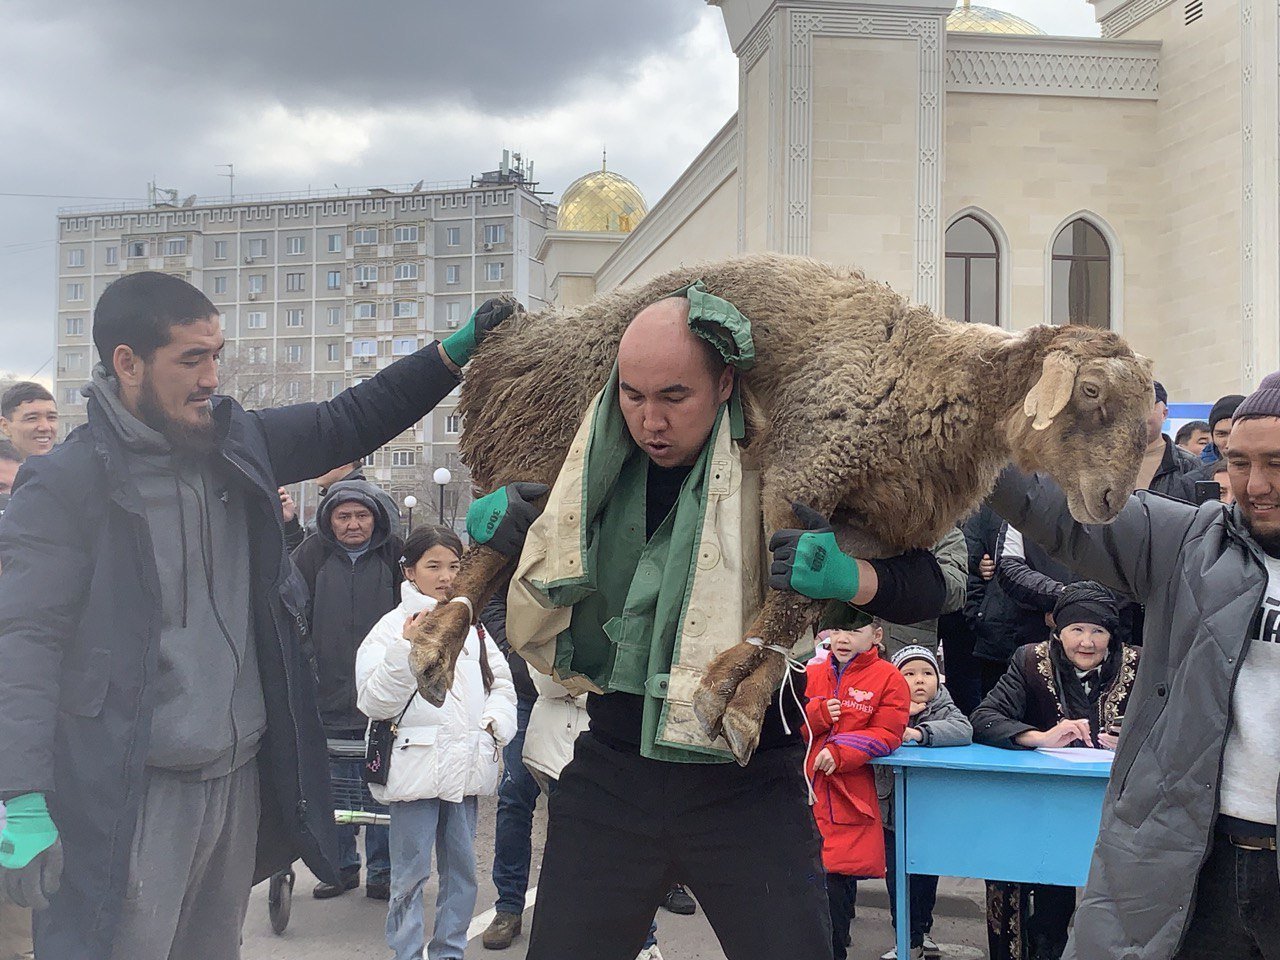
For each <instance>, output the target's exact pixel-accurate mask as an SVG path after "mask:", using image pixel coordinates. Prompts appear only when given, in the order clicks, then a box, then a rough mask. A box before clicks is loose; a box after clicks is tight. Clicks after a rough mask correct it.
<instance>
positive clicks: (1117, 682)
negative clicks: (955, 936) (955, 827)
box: [972, 581, 1140, 960]
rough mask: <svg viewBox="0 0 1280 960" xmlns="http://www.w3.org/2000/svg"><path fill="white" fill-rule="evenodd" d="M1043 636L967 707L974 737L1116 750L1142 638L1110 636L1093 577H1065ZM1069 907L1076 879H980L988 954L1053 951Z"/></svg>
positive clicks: (1050, 959)
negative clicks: (1070, 883) (1055, 882)
mask: <svg viewBox="0 0 1280 960" xmlns="http://www.w3.org/2000/svg"><path fill="white" fill-rule="evenodd" d="M1053 623H1054V629H1053V633H1052V634H1051V636H1050V638H1049V639H1048V640H1045V641H1043V642H1041V643H1033V644H1028V645H1026V646H1024V647H1020V648H1018V650H1017V651H1016V652H1015V653H1014V655H1013V659H1012V661H1010V663H1009V669H1008V670H1007V671H1006V672H1005V674H1004V676H1002V677H1001V678H1000V680H999V682H998V683H997V684H996V685H995V687H993V688H992V690H991V692H990V693H989V694H987V696H986V698H985V699H984V700H983V701H982V703H981V704H979V705H978V708H977V709H976V710H975V711H974V712H973V717H972V721H973V739H974V742H975V743H985V744H988V745H990V746H993V747H1004V748H1006V749H1011V750H1017V749H1034V748H1036V747H1097V748H1101V749H1106V750H1114V749H1115V746H1116V741H1117V739H1118V737H1119V732H1120V729H1119V728H1120V722H1121V720H1122V719H1123V718H1124V711H1125V706H1126V704H1127V703H1128V701H1129V693H1130V691H1131V690H1132V689H1133V681H1134V679H1135V677H1136V676H1137V672H1138V655H1139V652H1140V648H1138V647H1133V646H1128V645H1127V644H1123V643H1120V642H1119V641H1113V638H1114V637H1115V635H1116V632H1117V629H1118V628H1119V626H1120V603H1119V601H1118V599H1117V598H1116V596H1115V595H1114V594H1112V593H1111V592H1110V591H1108V590H1107V589H1106V588H1105V587H1103V586H1101V585H1100V584H1097V583H1093V582H1090V581H1083V582H1080V583H1073V584H1070V585H1069V586H1067V587H1066V588H1065V589H1064V590H1063V592H1062V595H1061V596H1060V597H1059V598H1058V601H1057V603H1056V605H1055V606H1054V610H1053ZM1074 911H1075V889H1074V888H1072V887H1055V886H1048V885H1044V884H1018V883H1003V882H995V881H988V883H987V939H988V944H989V947H990V955H991V958H992V960H1058V958H1060V957H1061V956H1062V952H1063V950H1064V949H1065V948H1066V944H1067V927H1068V926H1069V925H1070V923H1071V915H1072V913H1074Z"/></svg>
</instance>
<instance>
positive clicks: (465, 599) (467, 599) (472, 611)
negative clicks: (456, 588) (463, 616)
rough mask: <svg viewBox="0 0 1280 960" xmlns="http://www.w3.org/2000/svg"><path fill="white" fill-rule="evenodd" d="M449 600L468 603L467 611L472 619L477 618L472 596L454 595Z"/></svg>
mask: <svg viewBox="0 0 1280 960" xmlns="http://www.w3.org/2000/svg"><path fill="white" fill-rule="evenodd" d="M449 602H450V603H465V604H466V605H467V613H468V614H469V615H470V618H471V619H472V620H475V618H476V608H475V607H473V606H472V605H471V598H470V597H453V598H451V599H450V600H449Z"/></svg>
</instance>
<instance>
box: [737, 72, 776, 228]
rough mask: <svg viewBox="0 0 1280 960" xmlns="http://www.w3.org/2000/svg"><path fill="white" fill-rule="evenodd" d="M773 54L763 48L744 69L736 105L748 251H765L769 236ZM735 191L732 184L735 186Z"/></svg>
mask: <svg viewBox="0 0 1280 960" xmlns="http://www.w3.org/2000/svg"><path fill="white" fill-rule="evenodd" d="M772 56H773V53H772V52H771V51H766V52H765V54H764V55H763V56H762V57H760V59H759V60H757V61H756V62H755V64H754V65H753V66H752V67H751V69H750V70H749V71H748V72H747V81H746V92H745V98H744V100H743V102H742V104H740V109H739V111H738V120H739V123H740V125H741V126H740V129H741V130H742V131H744V132H745V134H746V151H745V159H746V166H745V169H743V170H741V171H739V172H740V173H741V174H742V176H743V177H744V178H745V180H744V188H745V207H744V216H743V223H744V225H745V230H744V242H745V244H746V249H747V250H748V251H751V252H756V251H761V250H768V249H769V238H768V236H767V235H766V215H765V203H766V191H767V190H768V189H770V185H769V182H768V180H769V60H770V58H771V57H772ZM735 192H736V187H735ZM736 206H737V205H736V202H735V209H734V212H733V227H734V233H735V240H734V243H735V248H736V243H737V239H736V234H737V225H738V211H737V209H736Z"/></svg>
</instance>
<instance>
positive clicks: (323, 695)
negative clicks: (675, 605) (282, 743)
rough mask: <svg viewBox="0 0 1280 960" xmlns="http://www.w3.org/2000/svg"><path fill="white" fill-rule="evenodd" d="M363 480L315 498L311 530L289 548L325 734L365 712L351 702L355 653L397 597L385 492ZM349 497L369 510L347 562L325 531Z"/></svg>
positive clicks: (351, 725) (398, 548) (396, 554)
mask: <svg viewBox="0 0 1280 960" xmlns="http://www.w3.org/2000/svg"><path fill="white" fill-rule="evenodd" d="M380 494H381V491H380V489H379V488H378V487H377V486H376V485H375V484H373V483H371V482H370V481H368V480H342V481H339V482H338V483H335V484H334V485H333V486H332V487H330V488H329V492H328V493H327V494H325V498H324V500H323V501H321V503H320V513H319V515H318V516H317V518H316V524H317V526H318V528H319V529H318V531H317V532H316V533H313V534H312V535H311V536H309V537H307V539H306V540H304V541H302V543H301V544H300V545H299V547H298V549H297V550H295V551H294V552H293V562H294V563H295V564H297V566H298V571H299V572H300V573H301V574H302V578H303V580H304V581H306V584H307V591H308V594H309V597H310V599H309V601H308V603H307V623H308V624H309V625H310V627H311V653H312V656H313V657H314V658H315V669H316V680H317V687H318V691H319V693H318V701H319V706H320V719H321V720H323V721H324V727H325V730H326V731H327V732H329V733H330V734H350V733H353V732H355V731H358V730H363V729H364V728H365V726H366V725H367V724H368V722H369V721H368V718H367V717H366V716H365V715H364V714H363V713H361V712H360V710H359V708H357V707H356V673H355V671H356V651H357V650H358V649H360V644H361V643H362V642H363V641H364V638H365V637H366V636H367V635H368V633H369V631H370V630H372V629H373V625H374V624H375V623H377V622H378V621H379V620H381V619H382V617H383V615H384V614H385V613H387V612H388V611H390V610H394V609H395V608H396V606H397V605H398V604H399V603H400V581H401V580H402V579H404V577H403V574H402V573H401V569H400V563H399V560H400V554H401V553H403V552H404V543H403V541H401V540H400V538H399V537H397V536H396V535H395V534H394V533H393V529H394V527H393V518H392V517H390V516H388V514H387V507H386V502H385V498H384V497H383V496H380ZM352 501H354V502H356V503H359V504H362V505H363V506H365V507H368V508H369V510H370V512H372V513H373V535H372V536H371V537H370V539H369V543H368V545H367V546H366V547H365V550H364V552H363V553H362V554H360V556H358V557H356V558H355V559H354V560H352V559H351V556H350V555H349V554H348V553H347V551H346V549H344V548H343V546H342V544H341V543H339V542H338V541H337V539H336V538H335V537H334V534H333V523H332V517H333V512H334V510H335V509H337V507H339V506H341V505H342V504H344V503H350V502H352Z"/></svg>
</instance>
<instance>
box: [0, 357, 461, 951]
mask: <svg viewBox="0 0 1280 960" xmlns="http://www.w3.org/2000/svg"><path fill="white" fill-rule="evenodd" d="M457 382H458V381H457V379H456V378H455V376H454V375H453V374H452V372H451V371H450V370H449V369H448V367H447V366H446V365H445V364H444V362H443V361H442V360H441V359H440V357H439V355H438V353H437V347H436V345H435V344H432V345H431V346H429V347H427V348H426V349H424V350H422V351H419V352H418V353H416V354H414V355H412V356H410V357H406V358H405V359H403V360H401V361H399V362H398V363H395V364H393V365H392V366H390V367H388V368H387V369H386V370H385V371H383V372H382V373H380V374H378V375H377V376H375V377H374V378H372V379H371V380H369V381H367V382H365V383H363V384H360V385H359V386H356V387H354V388H352V389H351V390H348V391H346V392H344V393H342V394H340V395H339V396H337V397H335V398H334V399H333V400H330V401H328V402H327V403H306V404H298V405H296V406H292V407H283V408H280V409H273V410H257V411H252V412H250V411H245V410H244V409H242V408H241V407H240V405H239V404H237V403H236V402H235V401H234V400H231V399H230V398H228V397H217V398H215V400H214V405H213V416H214V420H215V422H216V424H217V426H218V429H219V431H220V433H221V440H220V443H219V454H218V455H220V456H222V457H223V458H224V459H225V461H226V462H227V463H228V464H229V465H230V466H231V467H232V468H233V470H234V472H235V474H236V475H237V476H239V477H240V481H241V485H242V487H243V489H244V490H245V491H246V492H247V493H248V494H249V496H250V500H251V504H250V508H249V509H250V523H251V532H250V556H249V570H250V574H249V575H250V588H251V596H252V606H253V610H252V616H253V626H254V635H255V639H256V642H257V645H258V665H259V671H260V673H261V680H262V687H263V691H264V693H265V699H266V707H267V730H266V733H265V735H264V737H263V740H262V743H261V747H260V752H259V755H258V768H259V776H260V778H261V783H262V815H261V821H260V824H259V830H258V855H257V863H256V867H255V876H256V878H257V879H259V880H260V879H264V878H265V877H267V876H269V875H270V874H271V873H273V872H275V871H277V870H281V869H283V868H285V867H286V866H288V865H289V864H290V863H291V862H292V861H293V860H295V859H297V858H298V857H302V859H303V860H305V861H306V863H307V864H308V866H310V867H311V869H312V870H313V871H315V873H316V874H317V875H318V876H320V877H321V878H322V879H326V880H330V881H333V880H336V870H335V867H334V864H335V863H336V859H337V858H336V840H335V834H334V824H333V806H332V803H331V800H330V796H329V772H328V762H327V753H326V749H325V742H324V734H323V732H322V730H321V727H320V719H319V716H318V714H317V712H316V705H315V690H314V686H313V681H312V676H311V670H310V669H309V667H308V665H307V664H306V662H305V659H304V655H303V652H302V633H303V631H304V629H305V624H306V621H305V618H304V616H303V605H304V603H305V600H306V596H305V589H304V588H303V586H302V583H301V580H300V578H299V576H298V574H297V573H296V571H295V570H294V568H293V566H292V564H291V563H290V562H289V558H288V555H287V554H286V553H285V550H284V542H283V534H282V524H281V514H280V498H279V496H278V495H277V493H276V488H277V487H278V486H281V485H283V484H288V483H294V482H297V481H299V480H302V479H305V478H309V477H315V476H318V475H320V474H322V473H324V472H325V471H326V470H329V469H332V468H333V466H334V465H336V464H339V463H349V462H351V461H352V460H355V459H357V458H358V457H362V456H364V455H366V454H368V453H369V452H370V451H372V450H374V449H376V448H377V447H378V446H380V445H381V444H383V443H385V442H386V441H388V440H390V439H391V438H393V437H395V436H396V435H397V434H399V433H401V432H402V431H404V430H406V429H408V428H409V427H410V426H412V425H413V423H415V422H416V421H417V420H418V419H420V418H421V417H422V416H423V415H424V414H425V413H426V412H427V411H428V410H430V409H431V408H432V407H433V406H435V404H436V403H438V402H439V401H440V400H441V399H442V398H443V397H444V396H445V395H446V394H447V393H448V392H449V391H450V390H451V389H452V388H453V387H454V386H455V385H456V384H457ZM88 413H89V420H88V423H87V424H85V425H84V426H81V427H79V428H77V429H76V430H74V431H72V433H71V435H70V436H69V437H68V438H67V441H66V442H65V443H63V444H62V445H61V446H59V447H57V448H56V449H54V450H53V451H52V452H51V453H49V454H47V455H45V456H43V457H33V458H32V459H30V460H28V461H27V463H26V464H25V465H24V466H23V467H22V469H21V470H20V471H19V475H18V479H17V483H16V490H15V492H14V496H13V501H12V509H10V510H7V511H6V512H5V515H4V517H3V519H0V564H3V569H4V573H3V575H2V576H0V796H9V797H11V796H15V795H19V794H23V793H31V792H39V793H44V794H46V795H47V796H48V801H49V808H50V814H51V815H52V817H53V820H54V823H55V824H56V825H57V827H58V830H59V833H60V835H61V839H62V845H63V853H64V856H65V868H64V871H63V878H62V889H61V890H60V891H59V893H58V894H57V895H56V896H55V897H54V898H53V900H52V904H51V906H50V907H49V909H47V910H44V911H41V912H40V913H38V914H37V915H36V918H35V927H36V930H35V933H36V949H37V951H38V952H39V956H40V958H41V960H85V958H89V957H108V956H110V955H111V944H112V941H113V940H114V937H115V932H116V923H117V920H118V918H119V915H120V909H121V906H120V905H121V902H122V900H123V898H124V896H125V892H126V887H127V883H128V879H129V877H128V874H129V852H130V848H131V846H132V839H133V836H134V831H135V825H136V822H137V815H138V807H139V801H140V800H141V799H142V797H143V795H144V793H145V791H146V782H147V776H146V769H145V766H144V764H145V760H146V757H147V750H148V742H149V738H150V729H151V709H152V707H151V703H152V691H151V688H150V686H149V682H150V680H151V678H152V677H154V675H155V673H156V666H157V655H158V648H159V637H160V622H159V616H158V611H159V599H158V598H159V583H158V579H157V574H156V570H155V561H154V553H153V550H152V547H151V535H152V531H151V530H149V529H148V526H147V523H146V519H145V514H144V512H143V505H142V503H141V500H140V498H139V496H138V493H137V491H136V489H134V487H133V485H132V483H131V481H130V479H129V474H128V470H127V469H126V466H125V464H124V462H123V456H122V455H123V450H122V448H121V446H120V443H119V441H118V439H117V437H116V435H115V434H114V432H113V431H112V429H111V428H110V426H109V425H108V424H107V422H106V418H105V416H104V415H103V412H102V410H101V409H100V408H99V407H98V405H97V402H96V401H90V403H89V408H88ZM160 535H164V532H160Z"/></svg>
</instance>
